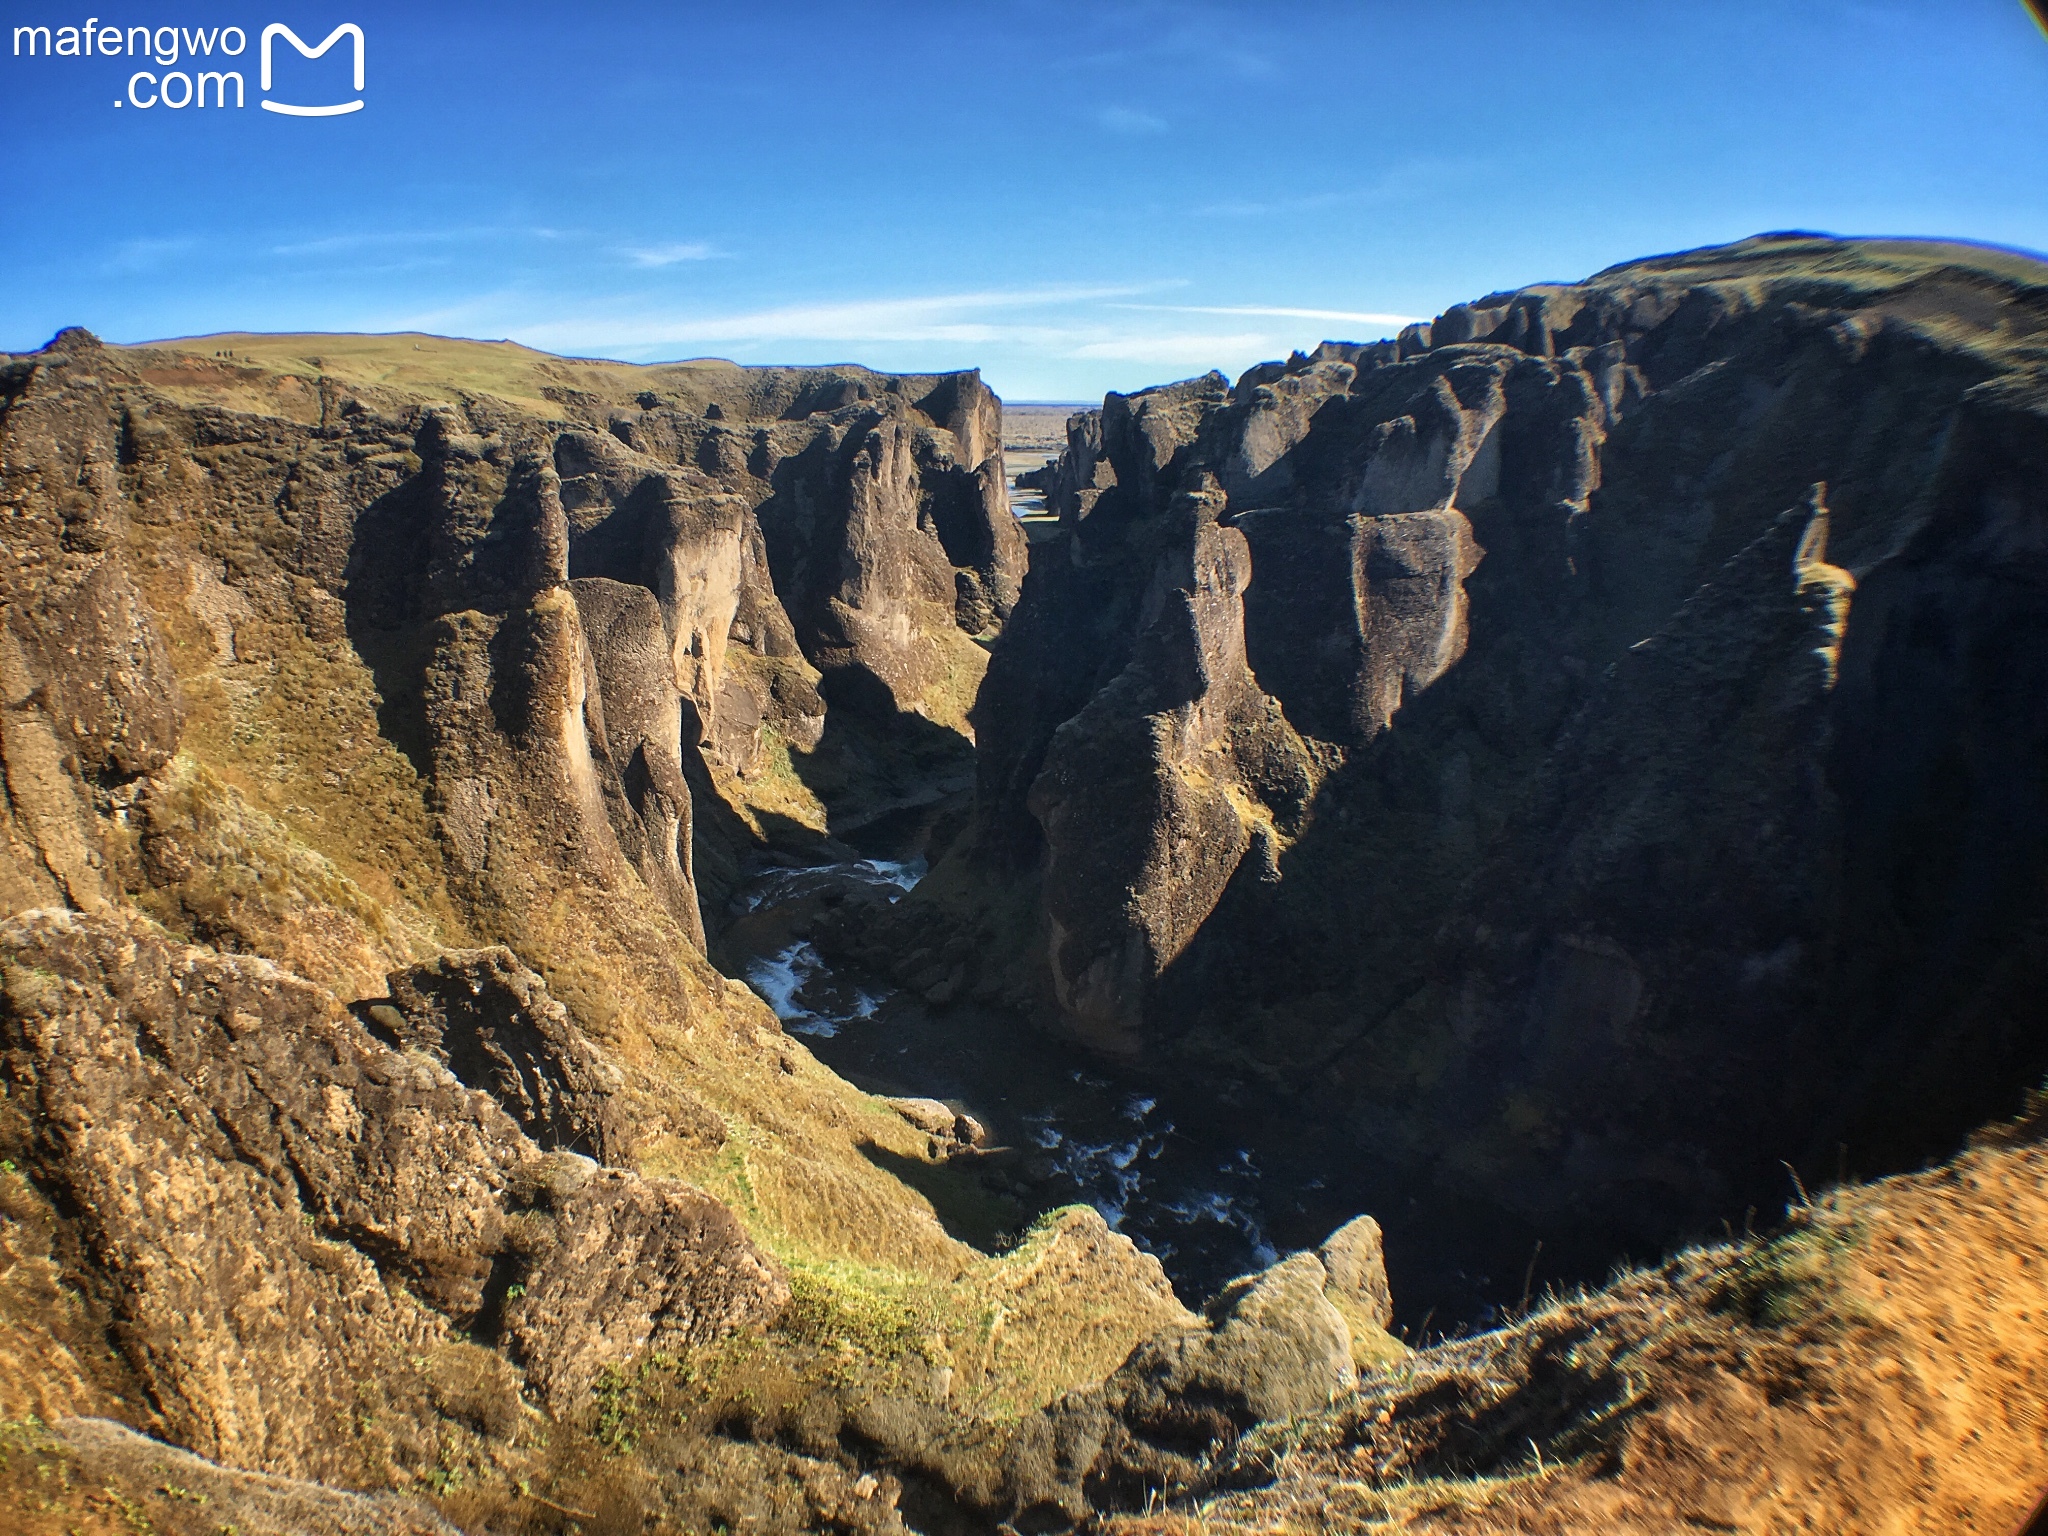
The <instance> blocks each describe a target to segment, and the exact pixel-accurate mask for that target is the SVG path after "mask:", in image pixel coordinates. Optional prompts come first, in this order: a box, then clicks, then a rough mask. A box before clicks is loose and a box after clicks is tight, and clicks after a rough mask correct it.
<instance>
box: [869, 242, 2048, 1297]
mask: <svg viewBox="0 0 2048 1536" xmlns="http://www.w3.org/2000/svg"><path fill="white" fill-rule="evenodd" d="M2044 330H2048V270H2044V269H2043V268H2042V267H2041V266H2040V265H2039V264H2038V263H2036V262H2033V261H2031V260H2029V259H2027V258H2023V257H2018V256H2012V255H2007V254H2005V253H1999V252H1991V251H1985V250H1978V249H1973V248H1968V247H1957V246H1939V245H1932V244H1916V243H1913V242H1850V241H1833V240H1827V239H1823V238H1819V237H1811V238H1809V237H1792V236H1787V237H1766V238H1763V239H1759V240H1755V241H1750V242H1745V243H1743V244H1741V245H1738V246H1731V247H1726V248H1721V249H1716V250H1708V251H1701V252H1693V253H1687V254H1683V255H1679V256H1673V257H1667V258H1657V259H1653V260H1649V261H1643V262H1636V263H1631V264H1628V265H1625V266H1622V267H1617V268H1614V269H1612V270H1611V271H1608V272H1604V273H1601V274H1599V275H1598V276H1596V277H1594V278H1592V279H1589V280H1588V281H1586V282H1584V283H1580V284H1573V285H1564V286H1546V287H1539V288H1534V289H1529V290H1525V291H1523V292H1520V293H1504V294H1496V295H1494V296H1492V297H1490V298H1487V299H1484V300H1481V301H1479V302H1477V303H1474V304H1470V305H1459V306H1456V307H1454V308H1453V309H1452V310H1450V311H1448V312H1447V313H1446V314H1445V315H1443V316H1442V317H1440V318H1439V319H1438V320H1437V321H1435V322H1434V323H1433V324H1432V325H1428V326H1421V327H1414V328H1411V329H1410V330H1409V331H1407V332H1404V333H1403V335H1402V336H1401V337H1400V338H1399V339H1398V340H1396V341H1389V342H1380V343H1374V344H1371V345H1356V344H1349V343H1326V344H1325V345H1323V346H1322V347H1320V348H1318V349H1317V350H1316V352H1315V353H1314V354H1313V355H1304V354H1296V355H1295V356H1294V357H1293V358H1292V359H1291V360H1290V361H1288V362H1286V363H1274V364H1267V365H1262V366H1261V367H1259V368H1255V369H1253V370H1251V371H1250V372H1249V373H1247V374H1246V375H1245V376H1244V377H1243V378H1241V379H1240V380H1238V381H1237V383H1236V384H1235V385H1230V384H1228V383H1226V381H1224V380H1223V379H1221V378H1220V377H1217V376H1210V377H1208V378H1205V379H1200V380H1193V381H1190V382H1188V383H1185V384H1178V385H1173V386H1170V387H1167V388H1164V389H1159V390H1148V391H1143V392H1141V393H1139V394H1136V395H1132V396H1128V397H1125V396H1117V395H1112V396H1110V397H1109V398H1108V399H1107V400H1106V401H1105V402H1104V405H1103V408H1102V409H1101V411H1100V412H1098V413H1090V414H1084V415H1082V416H1080V417H1077V418H1076V419H1075V420H1074V422H1073V423H1072V424H1071V425H1070V428H1069V445H1068V449H1067V452H1066V455H1065V456H1064V458H1063V459H1062V460H1061V461H1060V462H1059V463H1058V464H1057V465H1054V466H1051V467H1050V468H1049V469H1048V470H1047V471H1045V472H1044V473H1043V474H1041V476H1040V477H1039V478H1040V482H1041V483H1042V484H1043V486H1044V488H1045V490H1046V494H1047V499H1048V504H1049V505H1050V506H1053V507H1056V508H1057V509H1058V510H1059V512H1060V515H1061V518H1062V520H1063V522H1062V531H1061V534H1060V536H1059V537H1058V538H1057V539H1056V540H1055V541H1053V542H1051V543H1049V544H1046V545H1044V546H1043V547H1041V548H1039V549H1038V550H1037V551H1035V559H1034V565H1033V570H1032V573H1031V576H1030V579H1029V581H1028V582H1027V583H1026V586H1025V591H1024V595H1023V597H1022V599H1021V601H1020V603H1019V605H1018V607H1017V609H1016V611H1015V613H1014V614H1013V616H1012V618H1011V621H1010V623H1009V624H1008V626H1007V627H1006V629H1005V631H1004V634H1003V636H1002V638H1001V640H1000V641H999V642H998V644H997V646H996V648H995V653H994V656H993V658H992V661H991V665H990V669H989V674H988V679H987V682H986V684H985V685H984V687H983V690H982V693H981V696H980V699H979V701H978V702H977V705H976V711H975V720H976V726H977V738H978V743H979V748H978V752H979V775H980V777H979V800H980V803H979V809H978V815H979V818H980V820H979V826H978V828H977V831H976V834H975V837H974V838H973V840H972V846H971V848H963V850H962V851H961V852H960V853H959V854H957V855H956V858H955V867H954V868H953V869H951V870H947V869H941V870H940V871H939V872H938V874H937V875H935V877H934V879H933V881H932V882H931V885H932V887H933V889H934V890H944V891H946V892H948V893H949V899H952V900H955V901H957V900H959V899H960V893H961V892H962V891H966V890H971V889H972V888H973V886H974V881H975V879H976V878H979V879H980V880H982V881H983V883H984V885H985V886H986V888H987V889H988V890H989V891H990V893H991V894H990V895H989V896H988V897H987V898H986V901H985V903H984V904H985V905H986V906H987V908H988V910H989V911H990V912H992V913H994V912H997V911H999V910H1002V909H1004V904H1005V903H1013V900H1014V898H1013V896H1012V894H1011V892H1012V891H1013V890H1014V889H1015V887H1016V885H1017V883H1018V882H1020V881H1026V882H1032V883H1033V887H1034V888H1035V891H1036V893H1037V894H1036V908H1037V912H1036V918H1035V924H1034V926H1033V927H1032V929H1031V931H1029V932H1025V931H1024V930H1023V928H1022V927H1020V925H1018V924H1016V923H1015V922H1011V923H1010V924H1009V926H1008V927H1007V929H1004V930H1003V931H1006V932H1008V933H1009V934H1011V936H1012V943H1013V945H1014V944H1015V943H1017V942H1024V943H1028V945H1029V946H1030V948H1031V949H1032V950H1033V951H1035V953H1036V955H1037V956H1038V957H1039V958H1038V961H1037V965H1038V976H1039V978H1040V980H1039V982H1038V983H1037V985H1039V986H1040V987H1041V989H1042V995H1043V996H1044V998H1045V1000H1046V1004H1047V1006H1048V1008H1049V1010H1050V1012H1051V1013H1052V1014H1053V1015H1054V1016H1055V1018H1056V1019H1057V1020H1058V1021H1059V1022H1061V1023H1062V1024H1063V1026H1064V1027H1065V1028H1066V1029H1067V1030H1068V1031H1069V1032H1071V1034H1072V1035H1073V1036H1075V1037H1076V1038H1078V1039H1079V1040H1081V1041H1084V1042H1086V1043H1087V1044H1089V1045H1091V1046H1095V1047H1097V1048H1101V1049H1105V1050H1109V1051H1113V1052H1116V1053H1119V1054H1122V1055H1125V1056H1135V1057H1141V1058H1144V1059H1146V1060H1149V1061H1151V1062H1153V1063H1154V1064H1156V1065H1157V1066H1158V1067H1159V1068H1160V1069H1161V1070H1169V1071H1181V1072H1185V1073H1188V1074H1190V1075H1192V1076H1196V1077H1198V1078H1199V1079H1201V1080H1202V1081H1204V1082H1206V1083H1208V1084H1211V1085H1220V1086H1222V1087H1223V1088H1224V1089H1225V1090H1226V1091H1227V1092H1229V1093H1232V1094H1235V1095H1239V1096H1240V1097H1242V1096H1244V1095H1251V1096H1253V1097H1254V1098H1256V1099H1259V1100H1263V1101H1264V1102H1265V1103H1266V1104H1268V1105H1270V1106H1273V1107H1274V1108H1275V1109H1278V1108H1279V1107H1280V1106H1286V1112H1287V1113H1289V1114H1295V1115H1299V1114H1301V1113H1303V1112H1304V1111H1305V1112H1307V1113H1308V1114H1310V1115H1311V1116H1312V1117H1313V1119H1314V1120H1315V1121H1316V1122H1317V1123H1319V1124H1320V1125H1322V1126H1324V1127H1326V1128H1328V1129H1329V1130H1331V1131H1333V1132H1335V1133H1336V1134H1337V1135H1338V1136H1340V1137H1341V1138H1342V1140H1343V1141H1344V1143H1346V1144H1348V1145H1349V1146H1350V1147H1351V1148H1353V1149H1354V1152H1353V1154H1352V1155H1355V1156H1356V1157H1358V1158H1359V1160H1360V1161H1359V1167H1360V1168H1361V1170H1362V1171H1361V1175H1360V1177H1361V1178H1362V1179H1363V1180H1364V1181H1365V1184H1364V1185H1363V1186H1362V1187H1361V1189H1360V1190H1359V1192H1358V1193H1359V1196H1360V1197H1361V1199H1362V1201H1363V1202H1367V1203H1378V1202H1377V1200H1376V1197H1375V1196H1374V1194H1373V1192H1374V1191H1378V1192H1379V1193H1390V1192H1391V1191H1392V1190H1393V1189H1395V1188H1397V1187H1398V1188H1403V1189H1407V1190H1414V1189H1416V1188H1418V1187H1428V1188H1431V1189H1433V1191H1434V1198H1435V1200H1436V1202H1437V1210H1438V1212H1439V1214H1440V1215H1442V1213H1446V1212H1461V1213H1463V1214H1461V1215H1457V1216H1454V1217H1447V1218H1445V1219H1449V1220H1450V1221H1451V1222H1452V1223H1453V1225H1454V1226H1456V1228H1457V1229H1458V1230H1459V1231H1461V1232H1463V1233H1465V1234H1466V1235H1467V1237H1469V1238H1470V1239H1471V1240H1472V1241H1475V1242H1478V1243H1479V1244H1480V1245H1481V1246H1482V1247H1486V1246H1487V1245H1496V1251H1494V1252H1493V1261H1494V1262H1495V1263H1496V1264H1497V1265H1498V1269H1497V1271H1496V1272H1501V1271H1506V1270H1508V1268H1509V1266H1513V1270H1514V1272H1519V1270H1520V1268H1521V1266H1522V1262H1523V1260H1524V1259H1526V1258H1527V1255H1528V1252H1529V1248H1530V1243H1531V1241H1532V1239H1533V1238H1534V1237H1535V1236H1536V1235H1538V1234H1542V1235H1545V1238H1546V1241H1547V1242H1548V1243H1549V1245H1550V1246H1549V1247H1548V1248H1547V1249H1546V1254H1547V1255H1548V1256H1549V1257H1548V1258H1547V1259H1546V1263H1549V1262H1556V1263H1560V1264H1562V1265H1565V1266H1567V1267H1569V1266H1571V1265H1573V1264H1574V1263H1578V1262H1585V1263H1586V1264H1587V1266H1588V1267H1589V1268H1591V1269H1594V1270H1595V1272H1597V1265H1598V1264H1599V1263H1603V1262H1604V1260H1596V1259H1595V1258H1594V1255H1595V1254H1596V1253H1611V1252H1612V1251H1614V1248H1615V1245H1616V1244H1617V1243H1626V1242H1638V1243H1652V1244H1654V1243H1657V1242H1662V1241H1667V1240H1669V1239H1670V1238H1671V1237H1673V1236H1674V1235H1676V1234H1678V1233H1681V1232H1683V1231H1686V1230H1689V1229H1692V1228H1694V1227H1696V1226H1699V1225H1704V1224H1706V1223H1711V1222H1717V1221H1718V1220H1720V1219H1721V1218H1722V1217H1724V1216H1733V1217H1735V1218H1739V1217H1740V1215H1741V1212H1742V1209H1743V1207H1744V1206H1745V1204H1748V1203H1751V1202H1756V1201H1759V1200H1762V1199H1768V1198H1769V1197H1770V1194H1771V1193H1772V1192H1773V1191H1774V1190H1775V1187H1776V1185H1777V1184H1779V1183H1781V1182H1782V1180H1783V1176H1784V1175H1783V1170H1782V1168H1781V1167H1780V1161H1781V1160H1791V1161H1793V1162H1795V1163H1802V1164H1806V1165H1808V1166H1811V1167H1814V1168H1816V1169H1821V1168H1825V1169H1827V1170H1833V1169H1834V1168H1835V1167H1836V1166H1837V1162H1838V1159H1839V1158H1843V1157H1846V1159H1847V1161H1848V1163H1849V1165H1850V1166H1852V1167H1865V1168H1869V1167H1876V1166H1895V1165H1899V1164H1901V1163H1908V1162H1911V1161H1915V1160H1917V1159H1919V1158H1922V1157H1924V1156H1927V1155H1929V1154H1931V1153H1935V1152H1938V1151H1940V1150H1941V1149H1942V1148H1943V1147H1944V1146H1946V1145H1952V1144H1953V1138H1955V1137H1956V1136H1958V1135H1960V1134H1962V1133H1963V1132H1964V1131H1965V1130H1966V1129H1967V1128H1968V1127H1969V1126H1971V1125H1974V1124H1977V1123H1980V1122H1981V1121H1982V1120H1983V1119H1984V1118H1985V1117H1986V1116H1987V1115H1989V1114H1992V1113H1996V1112H1998V1111H1999V1110H2000V1109H2002V1108H2005V1107H2009V1105H2010V1103H2012V1102H2016V1098H2015V1096H2016V1095H2017V1094H2018V1093H2019V1092H2021V1090H2022V1089H2023V1087H2024V1086H2025V1085H2027V1084H2028V1083H2030V1082H2033V1081H2035V1080H2037V1079H2038V1078H2039V1076H2040V1074H2041V1072H2042V1071H2043V1070H2044V1069H2048V1050H2044V1048H2043V1047H2042V1045H2041V1043H2040V1035H2039V1032H2038V1030H2035V1029H2033V1027H2032V1025H2031V1023H2029V1022H2028V1021H2029V1020H2030V1019H2031V1018H2032V1016H2033V1013H2034V1012H2035V1011H2036V1010H2034V1009H2033V1008H2032V1005H2031V1004H2030V1003H2028V1002H2027V1001H2026V999H2027V998H2028V997H2030V996H2032V995H2034V994H2036V993H2037V992H2038V991H2039V989H2040V987H2041V986H2042V985H2043V984H2044V983H2048V951H2044V950H2043V948H2042V946H2041V943H2040V935H2041V933H2042V931H2043V924H2044V922H2048V909H2044V908H2043V906H2042V901H2041V892H2042V890H2043V889H2044V888H2048V887H2044V885H2043V877H2044V871H2048V797H2044V795H2043V792H2042V789H2041V786H2042V785H2043V784H2044V783H2048V771H2044V770H2048V748H2044V746H2043V742H2044V739H2048V738H2044V734H2043V726H2042V719H2043V716H2042V713H2041V711H2040V709H2039V707H2038V705H2037V704H2036V703H2035V702H2032V701H2033V699H2034V694H2033V692H2031V691H2030V688H2029V685H2028V684H2027V683H2026V681H2025V680H2026V679H2029V678H2032V677H2033V676H2034V675H2035V674H2036V672H2038V670H2039V668H2040V666H2041V665H2042V657H2043V655H2048V651H2044V649H2043V647H2042V646H2041V645H2040V644H2039V643H2038V638H2037V637H2038V635H2039V633H2040V631H2041V627H2042V624H2043V622H2044V617H2048V582H2044V579H2043V573H2042V570H2041V568H2040V561H2039V560H2038V558H2037V555H2036V553H2035V548H2036V539H2035V533H2034V531H2033V530H2035V528H2036V525H2037V524H2038V523H2039V521H2040V520H2041V518H2042V517H2043V516H2044V515H2048V513H2044V503H2043V500H2042V495H2041V490H2040V485H2041V481H2040V477H2039V474H2038V473H2037V472H2036V469H2035V468H2034V467H2032V466H2036V465H2037V462H2038V460H2039V458H2040V454H2041V451H2042V450H2041V444H2042V443H2043V442H2044V441H2048V437H2044V432H2043V427H2042V422H2043V417H2044V411H2048V405H2044V402H2048V393H2044V390H2043V387H2042V385H2041V382H2040V378H2039V374H2038V369H2037V365H2036V364H2035V362H2034V361H2033V360H2032V359H2033V353H2032V352H2030V351H2029V348H2030V347H2032V346H2035V345H2037V340H2036V339H2037V338H2038V336H2039V335H2040V334H2041V333H2042V332H2043V331H2044ZM977 869H978V870H980V871H981V874H980V875H979V876H978V877H977V876H976V875H975V874H974V873H973V872H974V871H975V870H977ZM920 899H923V898H919V897H917V896H913V897H912V898H911V905H912V906H915V905H916V904H917V903H918V902H919V901H920ZM907 920H908V919H906V921H907ZM990 922H991V923H992V924H993V923H994V919H993V918H991V919H990ZM995 926H997V927H999V928H1000V927H1001V925H1000V924H995ZM1014 952H1015V951H1014V948H1013V949H1012V951H1011V953H1014ZM1001 964H1002V960H1001V958H1000V957H991V959H990V960H989V962H988V966H989V967H990V968H996V967H999V966H1000V965H1001ZM966 985H967V986H968V987H969V988H970V989H972V988H973V987H975V986H976V985H977V983H976V981H975V980H974V978H972V977H970V978H968V980H967V982H966ZM1907 1084H1911V1085H1912V1086H1911V1087H1910V1088H1908V1087H1907V1086H1906V1085H1907ZM1454 1137H1455V1139H1456V1141H1457V1150H1456V1152H1455V1154H1450V1153H1448V1152H1447V1148H1448V1147H1449V1145H1450V1142H1451V1140H1452V1139H1453V1138H1454ZM1424 1203H1425V1204H1428V1203H1429V1202H1424ZM1386 1208H1387V1209H1388V1214H1389V1217H1390V1219H1394V1220H1396V1221H1400V1220H1402V1219H1403V1215H1402V1213H1403V1210H1404V1209H1405V1205H1402V1204H1399V1203H1393V1204H1388V1205H1387V1207H1386ZM1414 1235H1416V1236H1417V1237H1418V1239H1420V1238H1421V1236H1422V1234H1421V1233H1420V1232H1418V1233H1417V1234H1414ZM1516 1249H1519V1250H1520V1251H1519V1254H1517V1253H1516V1252H1514V1250H1516ZM1574 1255H1582V1256H1583V1259H1579V1258H1575V1257H1573V1256H1574Z"/></svg>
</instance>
